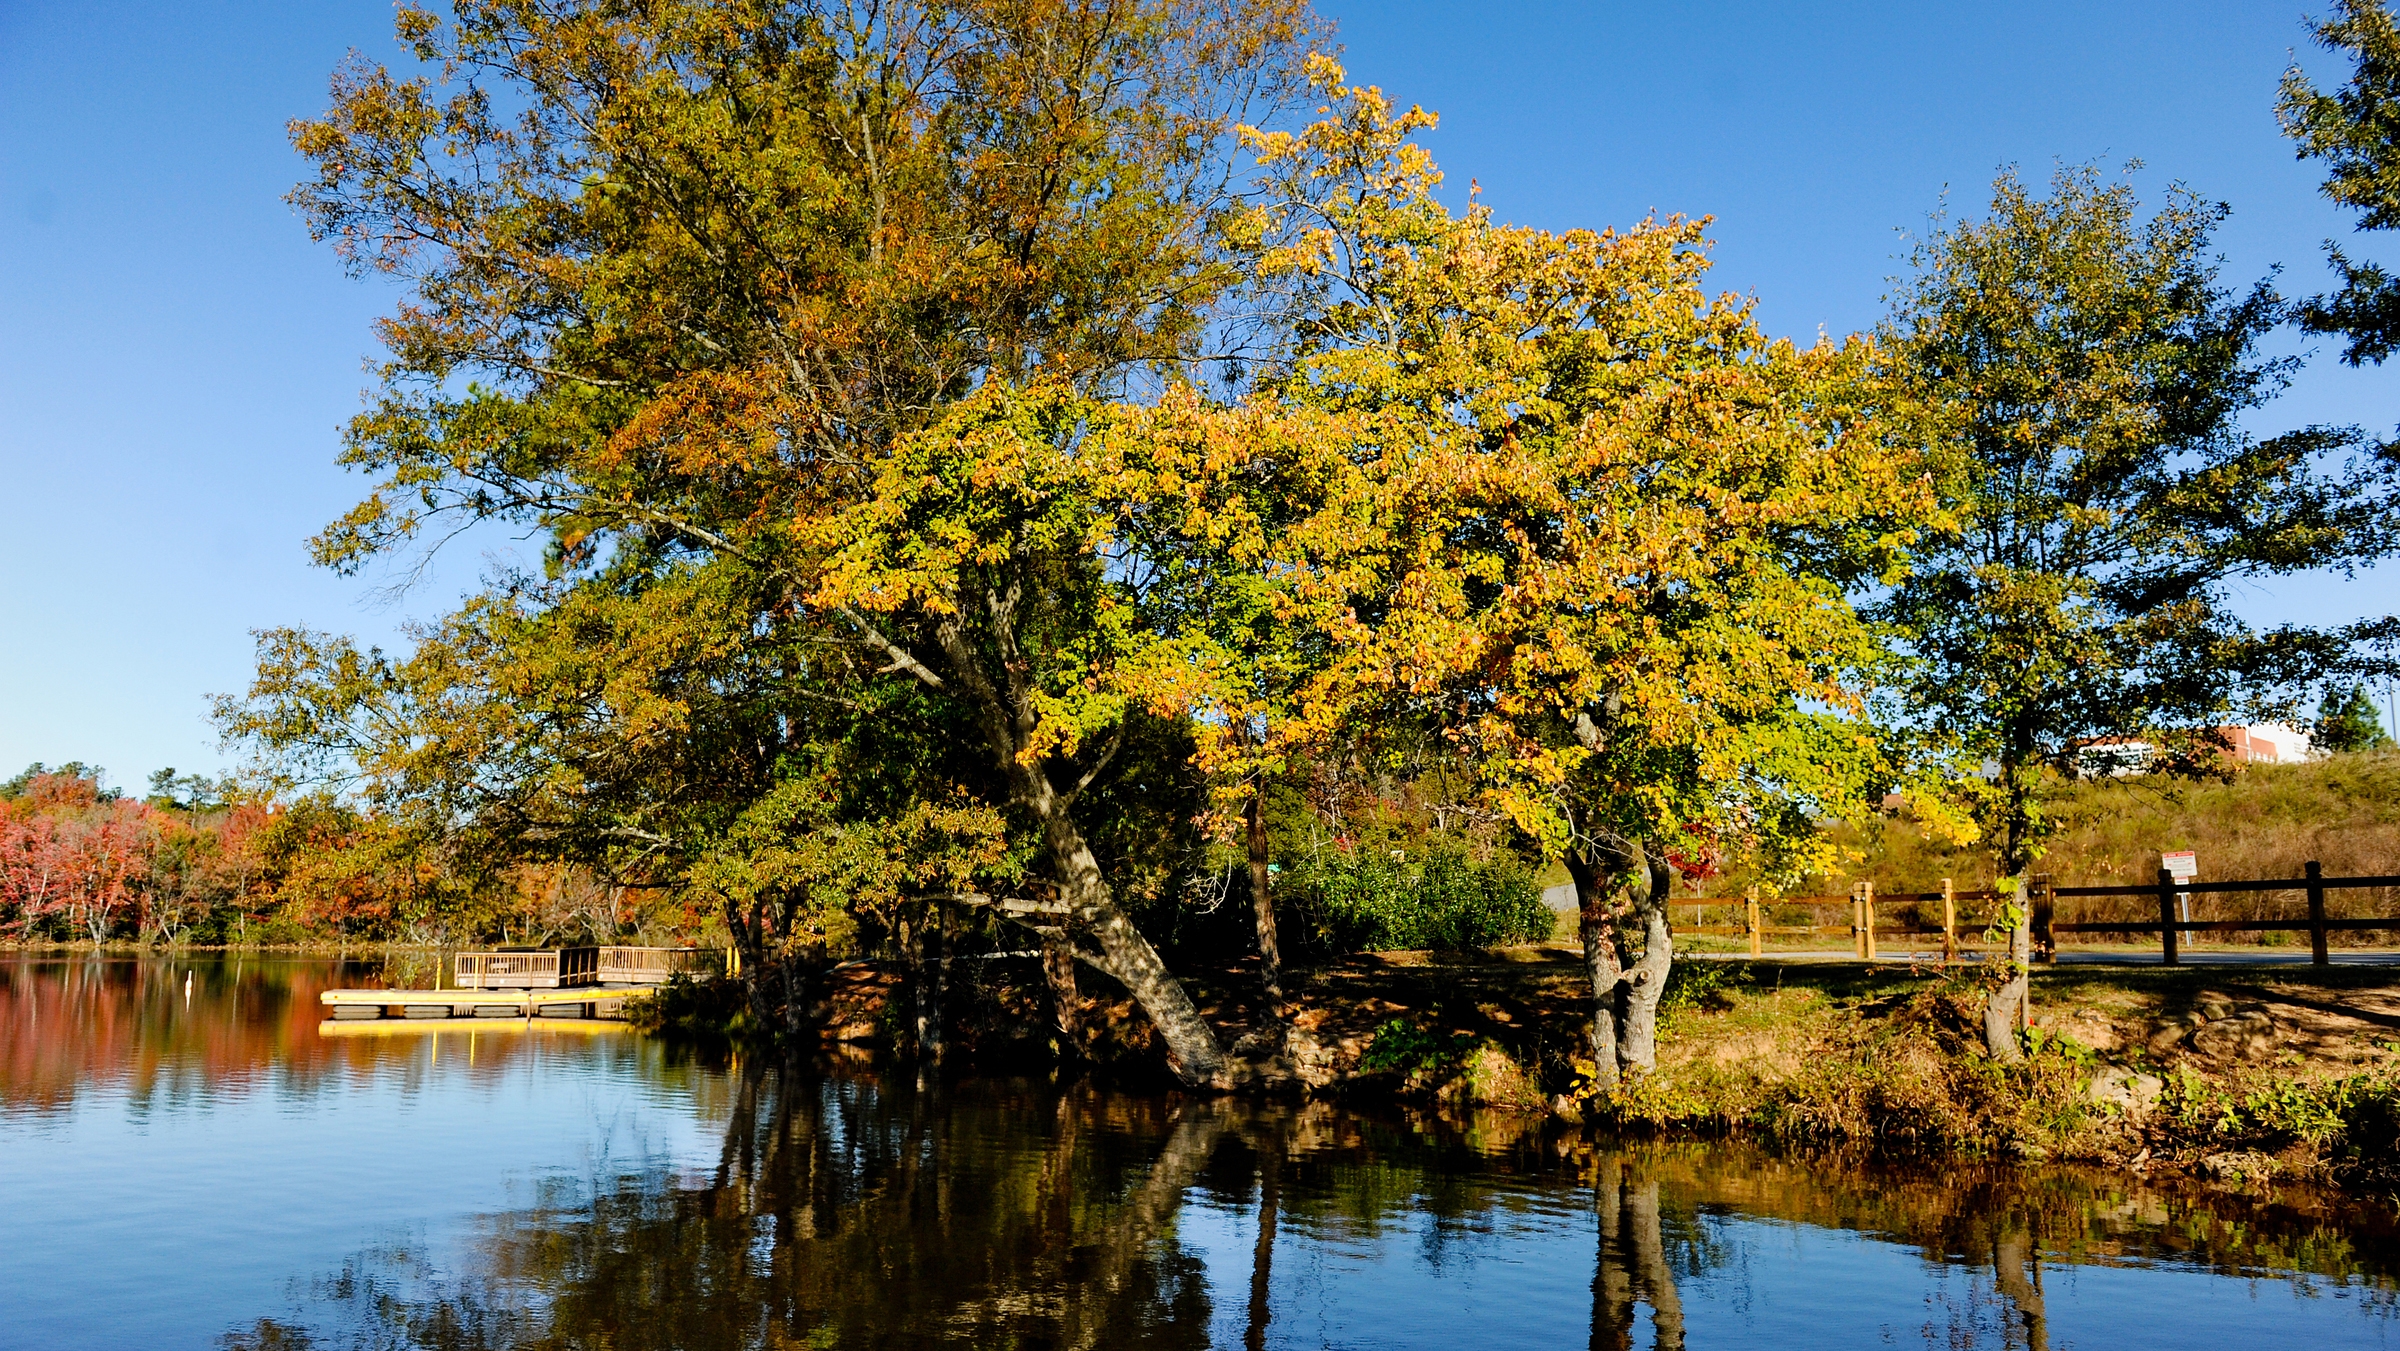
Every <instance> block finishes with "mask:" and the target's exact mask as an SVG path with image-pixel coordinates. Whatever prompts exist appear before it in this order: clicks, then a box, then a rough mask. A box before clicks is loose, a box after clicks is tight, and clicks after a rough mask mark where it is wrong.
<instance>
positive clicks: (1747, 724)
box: [1253, 60, 1928, 1082]
mask: <svg viewBox="0 0 2400 1351" xmlns="http://www.w3.org/2000/svg"><path fill="white" fill-rule="evenodd" d="M1314 73H1315V75H1316V78H1317V79H1318V80H1319V82H1320V85H1321V87H1322V89H1323V90H1324V92H1325V94H1326V97H1327V100H1328V105H1329V111H1330V112H1331V114H1332V115H1331V116H1329V117H1328V118H1326V119H1325V120H1323V121H1320V122H1318V123H1317V124H1315V125H1313V126H1311V127H1309V128H1307V129H1305V130H1304V131H1300V132H1297V133H1278V134H1260V135H1257V136H1255V137H1254V138H1253V139H1254V143H1255V144H1256V145H1257V146H1258V148H1259V151H1260V153H1261V157H1262V161H1263V162H1264V163H1266V164H1267V165H1268V166H1269V167H1270V169H1271V170H1272V171H1273V172H1274V174H1275V175H1276V181H1277V183H1278V185H1279V189H1280V195H1279V198H1278V199H1277V200H1275V201H1273V202H1271V203H1269V204H1267V205H1264V206H1262V207H1261V208H1260V214H1261V217H1263V218H1262V219H1258V221H1257V224H1256V226H1255V228H1256V229H1257V230H1258V231H1259V233H1260V235H1261V237H1262V238H1275V237H1277V236H1279V235H1281V234H1282V233H1283V232H1284V231H1285V230H1286V229H1287V228H1288V229H1289V231H1290V237H1289V239H1288V241H1287V242H1284V243H1281V244H1279V245H1277V246H1276V247H1274V248H1272V249H1270V250H1269V251H1268V252H1267V254H1266V255H1265V263H1264V271H1265V273H1266V275H1267V276H1268V277H1269V279H1270V280H1271V281H1275V282H1280V283H1282V284H1285V285H1287V286H1289V287H1290V288H1291V289H1292V290H1293V291H1294V292H1296V293H1297V294H1299V295H1300V296H1302V297H1303V303H1302V304H1301V305H1300V306H1298V308H1297V312H1298V314H1299V316H1300V317H1299V319H1298V322H1297V323H1296V324H1295V326H1294V329H1293V331H1292V336H1291V339H1290V356H1289V359H1288V360H1287V361H1286V362H1285V363H1283V364H1282V365H1281V366H1279V367H1275V366H1271V367H1268V368H1266V369H1264V370H1262V371H1261V372H1260V373H1259V383H1260V394H1259V396H1258V398H1257V400H1256V401H1255V402H1257V403H1258V404H1259V405H1261V406H1271V407H1276V408H1279V409H1282V410H1285V416H1286V417H1287V418H1288V419H1290V422H1289V425H1290V426H1291V427H1292V428H1293V429H1294V430H1293V432H1292V435H1293V437H1294V439H1295V440H1296V441H1308V440H1323V441H1330V442H1333V443H1336V444H1338V445H1339V447H1340V450H1339V452H1338V453H1335V454H1329V455H1321V456H1320V457H1319V458H1318V461H1317V463H1319V464H1320V465H1322V466H1323V468H1321V469H1320V470H1318V471H1317V473H1316V475H1315V478H1316V479H1317V481H1320V482H1325V483H1328V484H1332V485H1334V491H1331V492H1328V493H1326V494H1325V495H1324V497H1323V499H1322V505H1321V507H1319V508H1318V509H1317V510H1315V511H1313V512H1311V513H1309V514H1308V515H1306V516H1304V517H1302V518H1299V519H1297V520H1296V521H1295V522H1294V523H1293V524H1292V526H1290V527H1289V528H1287V529H1284V530H1282V531H1281V532H1279V543H1278V555H1277V557H1278V559H1279V562H1280V564H1281V566H1282V567H1283V568H1284V569H1286V570H1288V571H1290V572H1291V573H1292V574H1293V575H1294V576H1295V577H1297V578H1299V579H1301V580H1300V581H1299V582H1298V583H1297V584H1296V585H1295V586H1294V587H1293V591H1294V594H1295V595H1297V596H1301V597H1309V596H1312V595H1314V596H1321V597H1327V598H1331V599H1334V600H1337V601H1338V602H1339V603H1338V604H1333V605H1329V606H1327V607H1325V608H1324V609H1323V610H1322V611H1321V614H1322V619H1321V621H1320V622H1322V623H1324V624H1326V625H1327V626H1328V633H1329V637H1330V639H1331V641H1332V643H1333V645H1334V648H1335V655H1334V658H1333V659H1331V660H1327V661H1324V662H1322V663H1319V664H1317V665H1316V667H1315V668H1314V670H1313V673H1312V675H1311V676H1310V679H1309V680H1308V681H1307V682H1306V684H1305V686H1304V688H1303V691H1302V693H1301V695H1300V697H1298V698H1297V699H1296V700H1294V704H1295V707H1297V708H1298V709H1300V710H1302V711H1303V712H1304V714H1305V719H1304V725H1305V721H1306V720H1309V719H1313V720H1315V721H1316V722H1317V723H1319V724H1320V726H1322V727H1328V728H1329V727H1330V726H1332V725H1334V724H1338V723H1339V722H1341V721H1344V720H1353V721H1354V720H1356V719H1358V718H1360V717H1362V716H1364V717H1368V718H1371V719H1376V720H1387V721H1388V720H1392V719H1403V720H1407V721H1411V722H1414V723H1416V724H1418V725H1421V726H1427V727H1430V728H1433V729H1436V730H1438V732H1439V734H1440V735H1441V736H1442V737H1444V738H1445V739H1446V740H1447V741H1448V742H1449V744H1450V745H1451V746H1452V747H1454V748H1455V750H1456V751H1457V752H1458V759H1459V762H1460V763H1462V764H1463V765H1465V766H1467V767H1469V771H1470V772H1471V773H1473V774H1474V775H1475V776H1477V779H1478V781H1479V788H1480V791H1481V793H1482V795H1483V797H1484V799H1485V800H1486V801H1487V802H1489V803H1491V804H1493V805H1495V806H1497V807H1498V808H1500V809H1501V810H1503V811H1505V812H1506V814H1507V815H1508V817H1509V818H1510V819H1512V820H1513V821H1514V822H1515V823H1516V824H1517V826H1518V827H1519V828H1520V829H1522V830H1523V831H1524V832H1525V833H1526V835H1527V836H1528V837H1530V838H1531V839H1534V840H1536V841H1539V842H1540V844H1541V845H1542V847H1544V848H1546V849H1548V850H1550V851H1552V852H1553V853H1554V854H1555V855H1557V856H1561V857H1563V858H1564V859H1565V860H1566V862H1567V864H1568V867H1569V870H1570V872H1571V874H1572V875H1573V877H1574V879H1575V882H1576V887H1577V891H1578V894H1579V900H1580V908H1581V912H1582V929H1583V937H1584V945H1585V953H1586V957H1587V961H1588V962H1589V966H1590V976H1591V982H1592V993H1593V1009H1594V1014H1593V1021H1592V1039H1593V1043H1594V1063H1595V1068H1596V1072H1597V1073H1598V1074H1600V1076H1601V1077H1602V1078H1603V1079H1605V1080H1608V1081H1612V1082H1613V1080H1614V1078H1615V1076H1616V1074H1617V1072H1618V1069H1619V1067H1620V1066H1624V1067H1628V1068H1647V1067H1649V1066H1650V1065H1651V1064H1652V1063H1653V1062H1654V1059H1655V1014H1656V1007H1657V1000H1658V997H1659V995H1660V994H1661V992H1662V991H1663V987H1664V984H1665V980H1666V976H1667V971H1668V966H1669V963H1670V962H1671V960H1672V952H1673V941H1672V934H1671V932H1670V929H1669V926H1668V924H1667V920H1666V912H1665V898H1666V894H1667V886H1668V882H1669V879H1670V876H1671V874H1670V862H1669V860H1670V858H1671V856H1673V855H1675V854H1677V853H1680V852H1684V851H1687V850H1690V849H1692V848H1693V847H1694V846H1695V845H1696V844H1701V843H1708V842H1719V841H1730V840H1733V839H1736V838H1738V839H1741V840H1743V841H1745V842H1749V843H1753V844H1759V845H1764V846H1768V847H1772V846H1774V845H1779V844H1780V845H1788V846H1791V847H1804V845H1805V841H1806V839H1807V838H1808V837H1809V835H1810V834H1811V832H1810V831H1809V830H1808V828H1807V814H1808V813H1809V812H1811V811H1815V812H1824V811H1827V810H1831V809H1833V808H1834V807H1835V806H1836V805H1837V804H1841V803H1845V802H1849V801H1854V800H1856V799H1857V798H1859V797H1860V796H1861V795H1862V794H1863V792H1864V791H1865V790H1866V789H1867V788H1868V787H1869V786H1870V783H1871V782H1872V780H1873V775H1874V774H1876V773H1877V772H1878V771H1879V770H1880V768H1881V765H1880V762H1879V760H1878V757H1877V756H1876V754H1875V751H1874V746H1873V743H1872V740H1871V738H1869V737H1868V736H1867V735H1866V733H1865V729H1864V728H1863V727H1862V725H1861V724H1860V723H1859V721H1858V714H1859V713H1860V711H1861V707H1862V705H1861V698H1860V692H1861V687H1862V683H1863V680H1864V677H1865V673H1866V671H1867V669H1868V668H1869V667H1870V666H1872V665H1873V664H1874V663H1875V661H1876V660H1877V657H1878V647H1877V644H1876V641H1875V635H1874V633H1873V631H1872V630H1871V628H1870V627H1869V626H1868V625H1867V624H1866V623H1865V622H1864V621H1863V620H1862V619H1861V618H1860V617H1859V616H1858V614H1857V613H1856V612H1855V611H1854V610H1853V609H1852V608H1851V606H1850V605H1849V604H1848V603H1847V601H1846V600H1845V594H1844V593H1845V589H1846V588H1848V587H1851V586H1853V585H1855V584H1857V583H1859V582H1860V581H1862V580H1870V579H1872V578H1873V577H1874V576H1876V575H1877V570H1878V569H1879V568H1884V567H1888V566H1890V565H1891V564H1892V563H1894V562H1895V561H1896V560H1897V559H1898V557H1899V550H1900V547H1901V545H1902V544H1903V543H1904V541H1905V540H1906V538H1907V535H1908V531H1909V529H1910V525H1911V523H1912V522H1913V521H1914V520H1915V519H1916V518H1917V516H1918V515H1919V514H1921V513H1922V512H1923V511H1924V510H1926V509H1927V505H1928V504H1927V503H1926V501H1925V498H1924V494H1923V492H1922V490H1921V488H1919V487H1918V486H1916V483H1915V480H1914V476H1913V474H1912V472H1911V469H1910V465H1911V459H1910V457H1909V456H1908V455H1907V454H1906V453H1903V452H1901V451H1899V450H1896V449H1894V448H1892V447H1891V446H1888V445H1887V444H1886V443H1885V442H1884V441H1883V440H1882V439H1881V438H1880V436H1879V434H1878V430H1877V428H1878V423H1877V420H1876V415H1875V409H1874V408H1873V407H1872V406H1871V405H1870V404H1869V403H1868V402H1867V401H1866V400H1865V399H1864V397H1863V395H1862V393H1861V391H1863V390H1864V389H1865V386H1866V381H1865V380H1864V379H1863V376H1864V375H1865V371H1866V365H1865V362H1866V356H1867V351H1866V348H1865V346H1864V345H1863V344H1862V343H1857V342H1852V343H1849V344H1840V345H1835V344H1827V345H1823V346H1820V347H1817V348H1814V349H1809V350H1800V349H1796V348H1794V347H1792V346H1791V345H1790V344H1787V343H1778V342H1771V341H1769V340H1767V339H1766V338H1764V337H1763V336H1762V335H1761V334H1760V333H1759V332H1758V330H1757V327H1756V325H1755V322H1754V320H1753V318H1752V314H1751V310H1750V307H1749V305H1748V304H1747V303H1746V302H1743V301H1741V300H1739V299H1736V298H1732V297H1711V296H1710V295H1708V294H1707V293H1706V291H1705V290H1704V289H1703V286H1702V280H1703V277H1704V275H1705V272H1706V268H1707V260H1706V256H1705V253H1704V251H1703V246H1704V241H1703V239H1702V236H1701V225H1700V223H1697V222H1690V221H1681V220H1677V221H1668V222H1644V223H1642V224H1640V225H1638V226H1636V227H1635V228H1633V229H1631V230H1629V231H1626V232H1623V233H1619V232H1615V231H1606V232H1599V233H1594V232H1589V231H1577V232H1570V233H1567V234H1559V235H1554V234H1550V233H1548V232H1544V231H1538V230H1532V229H1525V228H1521V227H1512V226H1507V225H1503V224H1501V223H1499V222H1498V221H1497V220H1496V219H1495V218H1494V217H1493V215H1492V213H1491V211H1490V210H1489V209H1488V208H1487V207H1485V206H1482V205H1480V204H1477V205H1475V206H1472V207H1470V209H1469V210H1467V211H1466V212H1465V213H1463V214H1457V213H1453V212H1451V211H1450V210H1449V209H1447V208H1446V207H1445V206H1444V205H1443V204H1442V203H1441V202H1439V201H1438V200H1437V199H1436V197H1435V196H1434V189H1435V187H1436V185H1437V184H1438V183H1439V181H1440V176H1439V174H1438V172H1437V171H1436V170H1435V169H1434V167H1433V164H1432V162H1431V160H1430V159H1429V158H1428V157H1427V156H1426V154H1425V152H1424V151H1423V149H1422V148H1421V147H1420V146H1418V145H1417V144H1416V143H1415V142H1414V140H1413V134H1414V133H1415V132H1417V131H1419V130H1421V129H1422V128H1424V127H1427V126H1430V125H1431V123H1432V119H1431V117H1430V115H1428V114H1425V113H1423V112H1422V111H1420V110H1415V109H1411V110H1408V111H1406V112H1401V111H1398V110H1396V109H1395V108H1394V107H1393V106H1392V105H1391V104H1390V102H1389V101H1388V100H1386V99H1385V98H1384V97H1383V95H1382V94H1381V93H1380V92H1379V91H1377V90H1374V89H1372V88H1351V87H1347V86H1345V85H1343V84H1342V78H1343V77H1342V72H1341V71H1340V69H1339V67H1338V66H1335V65H1333V64H1332V63H1331V62H1329V61H1322V60H1320V61H1319V62H1318V63H1317V64H1316V66H1315V70H1314ZM1304 414H1305V415H1306V416H1303V415H1304ZM1310 419H1313V420H1314V421H1313V422H1312V421H1310ZM1304 428H1305V429H1306V430H1305V431H1303V430H1301V429H1304ZM1345 471H1346V472H1347V477H1344V473H1345ZM1620 892H1621V893H1622V894H1623V896H1624V900H1623V902H1622V903H1621V904H1622V912H1621V911H1620V903H1619V902H1617V901H1616V900H1615V899H1614V898H1615V897H1616V896H1617V895H1618V894H1619V893H1620ZM1621 918H1622V919H1623V921H1624V922H1620V919H1621ZM1620 945H1622V946H1620Z"/></svg>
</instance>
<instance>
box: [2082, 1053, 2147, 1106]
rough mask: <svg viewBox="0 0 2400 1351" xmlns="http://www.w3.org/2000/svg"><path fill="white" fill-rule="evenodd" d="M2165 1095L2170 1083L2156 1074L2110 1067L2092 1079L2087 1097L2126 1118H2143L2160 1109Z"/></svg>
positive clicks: (2104, 1068) (2087, 1089)
mask: <svg viewBox="0 0 2400 1351" xmlns="http://www.w3.org/2000/svg"><path fill="white" fill-rule="evenodd" d="M2166 1091H2167V1081H2166V1080H2164V1079H2161V1078H2159V1077H2158V1076H2157V1075H2155V1074H2143V1073H2142V1072H2140V1071H2139V1070H2132V1069H2127V1068H2126V1067H2125V1066H2123V1065H2108V1066H2104V1067H2102V1069H2101V1071H2100V1072H2099V1073H2098V1074H2095V1075H2093V1076H2092V1082H2091V1085H2090V1086H2089V1087H2087V1088H2086V1089H2084V1095H2085V1096H2086V1097H2089V1098H2090V1099H2091V1100H2092V1101H2093V1102H2096V1103H2102V1104H2106V1105H2109V1106H2113V1107H2116V1108H2117V1109H2118V1110H2120V1111H2122V1112H2124V1113H2125V1114H2126V1115H2127V1116H2143V1115H2146V1114H2148V1113H2149V1112H2150V1111H2151V1110H2152V1109H2154V1108H2156V1107H2157V1106H2158V1100H2159V1098H2160V1097H2161V1096H2163V1095H2164V1094H2165V1093H2166Z"/></svg>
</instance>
